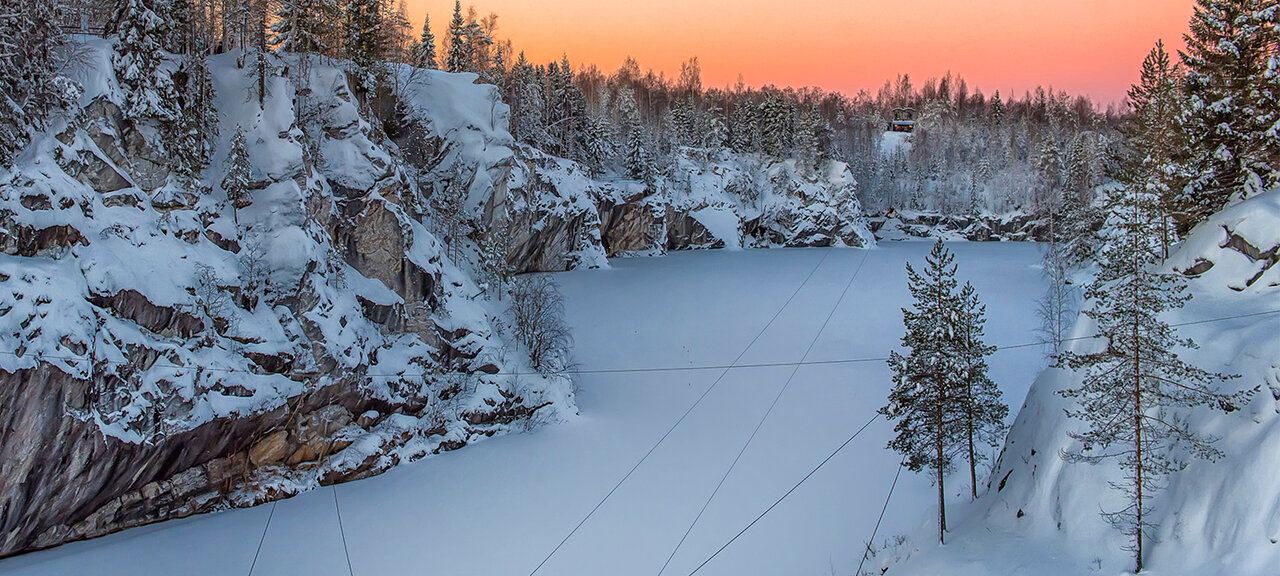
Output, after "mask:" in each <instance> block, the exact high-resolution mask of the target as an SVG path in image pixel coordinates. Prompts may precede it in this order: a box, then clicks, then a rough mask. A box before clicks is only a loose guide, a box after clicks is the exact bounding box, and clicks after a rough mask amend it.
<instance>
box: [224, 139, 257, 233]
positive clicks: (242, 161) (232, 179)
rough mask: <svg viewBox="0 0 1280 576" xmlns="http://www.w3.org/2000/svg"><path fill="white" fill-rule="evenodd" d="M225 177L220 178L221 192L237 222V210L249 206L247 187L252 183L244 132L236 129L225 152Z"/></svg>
mask: <svg viewBox="0 0 1280 576" xmlns="http://www.w3.org/2000/svg"><path fill="white" fill-rule="evenodd" d="M225 166H226V175H224V176H223V177H222V191H223V192H226V194H227V200H229V201H231V207H232V214H233V215H235V217H236V218H237V221H238V218H239V216H238V213H239V209H240V208H243V207H245V206H248V205H249V186H250V184H251V182H252V176H251V174H250V164H249V152H248V150H247V149H245V141H244V131H242V130H240V129H239V128H237V129H236V132H235V134H234V135H232V136H231V148H230V149H229V150H228V151H227V159H226V164H225Z"/></svg>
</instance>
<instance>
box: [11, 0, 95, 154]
mask: <svg viewBox="0 0 1280 576" xmlns="http://www.w3.org/2000/svg"><path fill="white" fill-rule="evenodd" d="M63 8H64V5H63V3H62V2H61V1H54V0H13V1H11V2H6V3H5V6H4V8H2V9H0V165H7V164H8V163H9V162H10V161H12V160H13V156H14V154H16V153H17V151H18V150H20V149H21V148H22V147H23V146H25V145H26V144H27V140H28V138H29V137H30V134H31V132H33V131H35V130H40V129H42V128H44V125H45V124H44V123H45V120H46V118H47V117H48V115H49V113H50V112H52V111H54V110H57V109H59V108H63V107H66V106H69V105H71V104H73V103H74V102H75V98H76V97H77V95H78V92H79V88H78V87H77V86H76V85H75V83H74V82H72V81H71V80H70V79H69V78H67V77H66V76H63V75H61V74H59V73H58V70H60V69H61V68H62V66H61V62H59V61H58V60H59V59H58V57H57V53H58V48H60V47H61V46H63V45H64V44H65V42H66V36H65V35H64V34H63V33H62V31H61V29H60V28H59V27H58V22H59V21H60V18H61V14H62V11H63Z"/></svg>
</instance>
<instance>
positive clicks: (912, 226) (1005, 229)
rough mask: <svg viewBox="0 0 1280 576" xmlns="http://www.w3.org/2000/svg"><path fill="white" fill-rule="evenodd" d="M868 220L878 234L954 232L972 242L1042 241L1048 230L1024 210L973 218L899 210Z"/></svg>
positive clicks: (933, 234) (921, 236)
mask: <svg viewBox="0 0 1280 576" xmlns="http://www.w3.org/2000/svg"><path fill="white" fill-rule="evenodd" d="M868 224H869V225H870V227H871V230H872V231H873V232H874V233H875V234H876V237H877V238H885V237H889V236H891V235H893V234H901V235H906V236H915V237H918V238H927V237H930V236H936V235H939V234H955V235H959V236H962V237H964V238H965V239H966V240H969V241H971V242H992V241H999V240H1033V241H1041V240H1044V239H1047V238H1048V234H1049V228H1048V226H1047V225H1045V223H1043V222H1041V221H1039V220H1037V219H1035V218H1034V217H1032V216H1030V215H1027V214H1013V215H1006V216H983V217H981V218H974V217H969V216H945V215H942V214H936V213H929V212H906V211H901V212H897V213H895V214H894V216H893V217H892V218H889V217H885V216H875V217H872V218H869V219H868Z"/></svg>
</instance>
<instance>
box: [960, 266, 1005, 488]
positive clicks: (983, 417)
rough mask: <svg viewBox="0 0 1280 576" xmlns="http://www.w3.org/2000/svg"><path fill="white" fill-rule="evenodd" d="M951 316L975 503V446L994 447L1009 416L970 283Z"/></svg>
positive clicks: (981, 307) (983, 311)
mask: <svg viewBox="0 0 1280 576" xmlns="http://www.w3.org/2000/svg"><path fill="white" fill-rule="evenodd" d="M953 317H954V318H955V327H954V328H953V331H952V335H953V337H954V338H955V345H956V352H957V354H956V360H957V364H958V366H957V368H958V371H959V374H958V377H957V381H958V382H959V384H960V386H961V390H960V395H961V400H960V404H961V411H962V416H961V419H962V421H963V426H964V439H965V447H966V448H967V452H968V460H969V488H970V494H971V495H972V498H973V499H974V500H976V499H977V498H978V462H979V461H981V460H983V459H985V455H984V454H983V453H982V452H980V451H978V445H979V444H982V445H984V446H987V447H989V448H990V447H995V446H998V445H999V443H1000V441H1002V440H1003V439H1004V433H1005V430H1006V426H1005V423H1004V420H1005V418H1006V417H1007V416H1008V415H1009V407H1008V406H1007V405H1005V403H1004V401H1003V400H1002V399H1001V394H1000V387H998V386H996V383H995V382H993V381H992V380H991V377H990V376H988V375H987V360H986V358H987V356H990V355H991V354H992V353H994V352H995V351H996V347H995V346H988V345H987V344H985V343H984V342H983V341H982V331H983V328H984V327H985V326H986V323H987V306H986V305H985V304H983V303H982V302H980V301H979V300H978V294H977V291H975V290H974V289H973V285H972V284H970V283H968V282H965V283H964V287H963V288H961V289H960V295H959V297H958V299H957V300H956V310H955V312H954V314H953Z"/></svg>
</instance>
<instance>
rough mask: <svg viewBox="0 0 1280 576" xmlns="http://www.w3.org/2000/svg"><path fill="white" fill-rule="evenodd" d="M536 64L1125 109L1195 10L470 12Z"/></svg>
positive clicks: (856, 4)
mask: <svg viewBox="0 0 1280 576" xmlns="http://www.w3.org/2000/svg"><path fill="white" fill-rule="evenodd" d="M406 2H407V8H408V13H409V17H410V20H411V21H412V22H413V25H414V35H415V37H416V35H417V34H418V31H419V30H420V29H421V27H422V18H423V16H424V14H426V13H428V12H429V13H430V15H431V21H432V29H433V30H434V32H435V34H436V37H437V39H439V38H441V37H442V36H444V35H445V34H446V33H447V27H448V23H449V18H450V17H451V16H452V13H453V2H452V1H451V0H406ZM468 5H474V6H475V8H476V10H477V11H479V13H480V14H481V15H486V14H489V13H490V12H496V13H497V14H498V16H499V18H498V24H499V28H498V31H497V35H498V37H499V39H502V40H507V39H510V40H511V41H512V43H513V45H514V48H515V50H516V51H517V52H519V51H521V50H523V51H524V52H525V54H526V56H527V57H528V58H529V60H531V61H532V62H535V63H546V62H549V61H551V60H558V59H559V58H560V56H561V55H562V54H566V55H568V57H569V59H570V61H571V62H572V63H573V66H574V68H575V69H577V68H578V67H579V66H582V65H585V64H595V65H597V66H599V68H600V70H601V71H603V72H605V73H606V74H608V73H610V72H613V71H614V70H617V68H618V67H619V66H620V65H621V64H622V63H623V61H624V60H625V59H626V57H627V56H631V57H633V58H635V59H636V61H638V62H639V64H640V67H641V69H642V70H647V69H650V68H652V69H654V70H655V71H660V72H663V73H665V74H666V75H667V77H669V78H671V77H675V76H677V75H678V74H679V70H680V63H681V62H683V61H686V60H688V59H689V58H690V57H693V56H697V57H698V59H699V62H700V63H701V65H702V80H703V85H704V86H707V87H723V86H728V85H732V84H734V83H736V81H737V79H738V77H739V75H741V77H742V79H743V80H744V81H745V82H746V83H747V84H748V85H751V86H762V85H766V84H774V85H777V86H794V87H800V86H819V87H822V88H823V89H825V90H830V91H839V92H844V93H846V94H850V95H853V94H856V93H857V92H858V91H859V90H863V89H865V90H868V91H870V92H872V93H873V94H874V93H875V91H876V90H877V89H878V88H879V87H880V86H881V85H883V84H884V82H885V80H889V79H892V78H894V77H896V76H897V75H898V74H900V73H906V74H910V75H911V77H912V79H913V80H914V81H915V82H916V83H917V85H919V84H920V83H922V82H923V81H924V80H925V79H927V78H930V77H938V76H942V75H944V74H946V73H947V72H948V71H951V72H953V73H956V74H958V75H960V76H963V77H964V78H965V80H967V81H968V83H969V86H970V89H971V90H972V89H975V88H976V89H981V90H982V91H983V93H985V94H987V95H988V96H989V95H991V94H992V93H993V92H995V91H996V90H997V89H998V90H1000V92H1001V93H1002V94H1010V93H1012V94H1015V95H1019V96H1020V95H1022V94H1023V92H1024V91H1027V90H1032V89H1034V88H1035V87H1036V86H1038V85H1041V86H1045V87H1049V86H1052V87H1053V88H1054V89H1055V90H1066V91H1067V92H1069V93H1071V94H1073V95H1074V94H1087V95H1089V96H1091V97H1092V98H1093V99H1094V101H1095V102H1096V103H1098V104H1100V105H1103V106H1105V105H1106V104H1108V103H1113V102H1114V103H1119V102H1122V101H1123V100H1124V96H1125V91H1126V90H1127V89H1128V87H1129V85H1130V84H1132V83H1133V82H1134V81H1135V80H1136V79H1137V76H1138V69H1139V65H1140V64H1141V62H1142V57H1143V56H1144V55H1145V54H1146V53H1147V51H1149V50H1150V49H1151V47H1152V46H1153V45H1154V44H1155V42H1156V40H1157V39H1161V38H1162V39H1164V41H1165V44H1166V45H1167V46H1169V47H1170V49H1177V48H1180V47H1181V46H1182V34H1183V33H1184V32H1185V31H1186V29H1187V21H1188V19H1189V18H1190V16H1191V13H1192V6H1193V2H1192V0H1072V1H1068V2H1053V3H1048V2H1026V1H1025V0H978V1H975V2H956V1H954V0H895V1H892V2H886V1H878V0H877V1H872V0H792V1H789V2H779V1H777V0H754V1H753V0H742V1H737V2H731V1H728V0H650V1H648V2H625V3H624V2H617V3H606V2H599V1H593V0H543V1H539V2H529V1H527V0H524V1H521V0H476V1H474V2H467V1H464V2H463V9H464V10H465V9H466V7H467V6H468Z"/></svg>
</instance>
